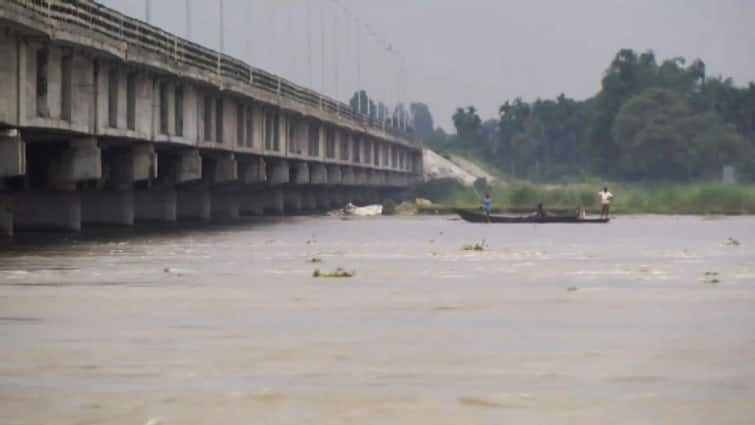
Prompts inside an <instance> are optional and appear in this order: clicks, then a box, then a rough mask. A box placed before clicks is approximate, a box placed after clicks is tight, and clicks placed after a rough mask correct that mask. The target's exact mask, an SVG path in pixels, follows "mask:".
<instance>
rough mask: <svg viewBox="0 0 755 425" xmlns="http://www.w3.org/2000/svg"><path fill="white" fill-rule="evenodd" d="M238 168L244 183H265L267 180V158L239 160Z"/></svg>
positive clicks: (240, 178) (240, 179)
mask: <svg viewBox="0 0 755 425" xmlns="http://www.w3.org/2000/svg"><path fill="white" fill-rule="evenodd" d="M238 168H239V181H240V182H241V183H242V184H254V183H264V182H265V181H266V180H267V170H266V167H265V160H264V159H262V158H252V159H249V160H239V162H238Z"/></svg>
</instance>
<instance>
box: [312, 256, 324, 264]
mask: <svg viewBox="0 0 755 425" xmlns="http://www.w3.org/2000/svg"><path fill="white" fill-rule="evenodd" d="M309 262H310V263H312V264H317V263H322V258H320V257H312V258H310V259H309Z"/></svg>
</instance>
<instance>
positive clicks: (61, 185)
mask: <svg viewBox="0 0 755 425" xmlns="http://www.w3.org/2000/svg"><path fill="white" fill-rule="evenodd" d="M48 177H49V182H48V184H49V185H50V187H51V188H55V189H60V190H74V189H75V188H76V183H77V182H80V181H86V180H99V179H100V178H101V177H102V152H101V151H100V148H99V146H98V144H97V139H95V138H94V137H86V138H82V139H74V140H71V141H70V142H69V144H68V149H66V150H65V151H64V152H63V154H62V155H61V156H60V157H59V158H57V159H55V160H53V161H52V162H51V163H50V173H49V176H48Z"/></svg>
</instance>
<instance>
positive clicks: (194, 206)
mask: <svg viewBox="0 0 755 425" xmlns="http://www.w3.org/2000/svg"><path fill="white" fill-rule="evenodd" d="M176 204H177V205H176V208H177V211H176V215H177V218H178V220H181V221H199V222H208V221H210V218H211V217H212V198H211V196H210V191H209V190H207V189H204V188H195V189H191V188H185V189H183V188H182V189H178V190H177V191H176Z"/></svg>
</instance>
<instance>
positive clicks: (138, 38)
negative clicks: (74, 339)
mask: <svg viewBox="0 0 755 425" xmlns="http://www.w3.org/2000/svg"><path fill="white" fill-rule="evenodd" d="M2 1H3V2H8V3H10V4H15V5H16V6H19V7H21V8H22V9H25V10H26V11H28V12H30V13H31V14H32V15H33V16H31V17H32V18H37V19H41V20H43V21H44V20H46V21H47V22H46V23H47V27H48V28H49V30H50V31H51V36H54V32H55V31H56V30H57V29H58V28H59V27H60V23H66V24H69V25H73V26H77V27H81V28H84V29H86V30H89V31H93V32H95V33H98V34H100V35H102V36H105V37H108V38H111V39H114V40H117V41H119V42H121V43H124V44H125V45H126V46H135V47H137V48H139V49H143V50H145V51H148V52H151V53H153V54H156V55H160V56H164V57H165V58H166V59H169V60H172V61H174V62H175V63H177V64H181V65H188V66H191V67H194V68H196V69H199V70H201V71H203V72H206V73H211V74H215V75H218V76H220V77H223V78H227V79H230V80H233V81H236V82H239V83H242V84H251V86H252V87H254V88H257V89H260V90H263V91H265V92H267V93H269V94H272V95H275V96H279V97H281V98H285V99H292V100H294V101H296V102H299V103H303V104H305V105H308V106H310V107H315V108H319V109H321V110H323V111H325V112H328V113H332V114H336V115H338V116H339V117H342V118H345V119H348V120H350V121H352V122H353V123H355V124H357V125H360V126H362V127H365V128H367V127H370V128H373V129H377V130H381V131H385V132H387V133H389V134H392V135H394V136H396V137H400V138H402V139H404V140H406V141H408V142H409V143H410V144H414V145H419V143H418V142H417V141H416V139H415V138H413V137H412V134H411V133H406V132H403V131H400V130H399V129H396V128H393V127H390V126H386V125H385V123H383V122H380V121H377V122H372V120H370V119H369V117H367V116H365V115H364V114H361V113H358V112H355V111H353V110H352V109H351V107H350V106H349V105H347V104H345V103H343V102H340V101H338V100H335V99H332V98H330V97H328V96H325V95H322V94H320V93H317V92H315V91H313V90H311V89H308V88H305V87H302V86H299V85H297V84H295V83H293V82H291V81H288V80H286V79H284V78H282V77H280V76H277V75H275V74H272V73H270V72H267V71H264V70H262V69H259V68H255V67H252V66H251V65H249V64H247V63H245V62H243V61H241V60H239V59H236V58H233V57H231V56H228V55H225V54H222V53H220V52H217V51H214V50H211V49H209V48H206V47H203V46H201V45H199V44H196V43H194V42H191V41H189V40H186V39H184V38H181V37H178V36H176V35H174V34H171V33H169V32H167V31H164V30H162V29H160V28H157V27H155V26H153V25H150V24H148V23H146V22H143V21H140V20H138V19H136V18H132V17H129V16H126V15H124V14H122V13H120V12H117V11H115V10H113V9H110V8H109V7H106V6H104V5H102V4H100V3H97V2H95V1H93V0H2ZM0 7H2V5H1V4H0Z"/></svg>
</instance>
